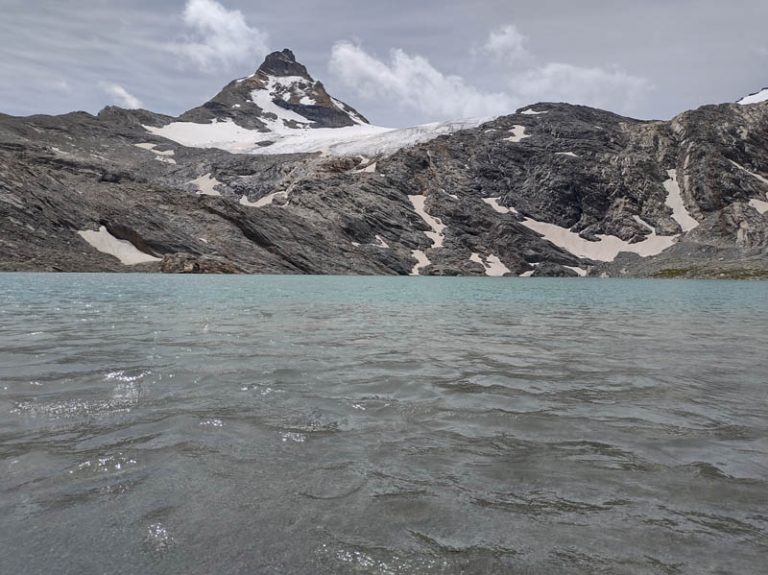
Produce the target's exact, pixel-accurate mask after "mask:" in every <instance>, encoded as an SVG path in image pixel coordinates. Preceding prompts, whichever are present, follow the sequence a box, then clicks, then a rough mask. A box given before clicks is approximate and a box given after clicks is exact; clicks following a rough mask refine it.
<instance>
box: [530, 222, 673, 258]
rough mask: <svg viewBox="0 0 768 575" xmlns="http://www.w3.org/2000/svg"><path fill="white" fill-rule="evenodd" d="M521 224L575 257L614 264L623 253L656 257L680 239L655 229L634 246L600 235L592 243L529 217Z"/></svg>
mask: <svg viewBox="0 0 768 575" xmlns="http://www.w3.org/2000/svg"><path fill="white" fill-rule="evenodd" d="M522 224H523V225H524V226H525V227H527V228H528V229H530V230H533V231H534V232H536V233H538V234H541V235H542V236H544V239H545V240H547V241H548V242H551V243H553V244H554V245H556V246H558V247H560V248H562V249H564V250H565V251H567V252H568V253H571V254H573V255H575V256H576V257H579V258H586V259H590V260H595V261H602V262H612V261H613V260H615V259H616V256H618V255H619V253H621V252H631V253H635V254H638V255H639V256H641V257H648V256H655V255H657V254H660V253H661V252H663V251H664V250H666V249H668V248H670V247H672V245H673V244H674V243H675V242H676V241H677V236H657V235H656V232H655V230H654V232H653V233H652V234H651V235H650V236H649V237H647V238H646V239H645V240H644V241H642V242H638V243H635V244H630V243H629V242H626V241H624V240H622V239H620V238H617V237H616V236H608V235H598V236H597V237H598V241H596V242H591V241H589V240H586V239H584V238H582V237H581V236H580V235H579V234H577V233H575V232H572V231H571V230H569V229H566V228H562V227H560V226H557V225H555V224H547V223H544V222H538V221H536V220H532V219H531V218H526V219H525V220H524V221H523V222H522Z"/></svg>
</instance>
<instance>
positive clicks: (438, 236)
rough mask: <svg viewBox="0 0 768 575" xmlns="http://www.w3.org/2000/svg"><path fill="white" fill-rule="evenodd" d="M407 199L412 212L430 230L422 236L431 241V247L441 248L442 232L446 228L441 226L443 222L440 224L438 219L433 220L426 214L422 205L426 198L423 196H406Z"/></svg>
mask: <svg viewBox="0 0 768 575" xmlns="http://www.w3.org/2000/svg"><path fill="white" fill-rule="evenodd" d="M408 199H409V200H410V201H411V204H412V205H413V209H414V211H415V212H416V213H417V214H419V216H421V219H422V220H424V221H425V222H426V223H427V225H428V226H429V227H430V228H432V231H431V232H424V235H426V236H427V237H428V238H429V239H430V240H432V247H433V248H442V247H443V240H444V239H445V234H444V231H445V228H446V226H445V225H443V222H441V221H440V219H439V218H433V217H432V216H430V215H429V214H428V213H427V212H426V210H425V208H424V203H425V202H426V199H427V198H426V197H425V196H408Z"/></svg>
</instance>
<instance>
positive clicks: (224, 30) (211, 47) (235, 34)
mask: <svg viewBox="0 0 768 575" xmlns="http://www.w3.org/2000/svg"><path fill="white" fill-rule="evenodd" d="M183 19H184V24H185V26H186V27H187V28H188V29H189V35H188V37H187V38H185V41H184V42H180V43H175V44H170V45H169V46H168V47H169V48H170V49H171V51H173V52H174V53H176V54H178V55H179V56H180V57H181V58H182V60H184V61H185V62H187V63H191V64H193V65H196V66H198V67H200V68H202V69H203V70H206V71H211V70H214V69H215V68H216V67H218V66H224V67H227V68H228V67H231V66H232V65H234V64H239V63H241V62H249V61H252V60H253V59H254V58H257V57H260V56H263V55H265V54H266V53H267V51H268V50H267V40H268V35H267V33H266V32H264V31H262V30H259V29H258V28H252V27H251V26H249V25H248V24H247V23H246V21H245V18H244V17H243V14H242V13H241V12H240V11H239V10H228V9H227V8H225V7H224V6H223V5H221V4H220V3H219V2H216V1H215V0H187V4H186V6H185V8H184V14H183Z"/></svg>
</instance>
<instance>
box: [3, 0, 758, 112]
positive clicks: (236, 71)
mask: <svg viewBox="0 0 768 575" xmlns="http://www.w3.org/2000/svg"><path fill="white" fill-rule="evenodd" d="M0 14H2V18H0V112H3V113H9V114H16V115H26V114H33V113H64V112H68V111H71V110H86V111H89V112H93V113H95V112H97V111H98V110H99V109H101V108H102V107H103V106H105V105H108V104H118V105H121V106H125V107H145V108H148V109H151V110H154V111H157V112H163V113H167V114H173V115H175V114H178V113H180V112H182V111H184V110H186V109H189V108H191V107H194V106H196V105H199V104H200V103H202V102H204V101H206V100H207V99H209V98H210V97H211V96H213V95H214V94H215V93H216V92H218V91H219V89H220V88H221V87H222V86H223V85H224V84H226V83H227V82H228V81H230V80H231V79H233V78H237V77H241V76H245V75H248V74H250V73H252V72H253V71H254V70H255V69H256V68H257V67H258V65H259V64H260V63H261V61H262V59H263V57H264V55H265V54H266V53H267V52H269V51H272V50H279V49H282V48H286V47H288V48H291V49H292V50H293V51H294V52H295V53H296V55H297V58H298V59H299V60H300V61H301V62H303V63H304V64H306V65H307V67H308V68H309V70H310V72H311V73H312V74H313V75H314V76H315V78H316V79H321V80H323V82H324V83H325V85H326V87H327V88H328V90H329V91H330V92H331V93H332V94H334V95H335V96H337V97H339V98H340V99H342V100H345V101H347V102H348V103H350V104H352V105H353V106H355V107H356V108H358V109H359V110H360V111H361V112H363V113H364V114H365V115H367V116H368V118H369V119H371V120H372V121H373V122H374V123H377V124H381V125H388V126H406V125H413V124H418V123H424V122H429V121H434V120H444V119H451V118H459V117H474V116H487V115H496V114H503V113H507V112H511V111H513V110H514V109H515V108H517V107H519V106H523V105H526V104H529V103H533V102H537V101H568V102H573V103H583V104H588V105H594V106H598V107H602V108H607V109H610V110H613V111H616V112H620V113H623V114H627V115H631V116H635V117H640V118H662V119H663V118H670V117H671V116H673V115H675V114H676V113H678V112H681V111H683V110H686V109H689V108H693V107H696V106H699V105H702V104H707V103H717V102H727V101H733V100H736V99H738V98H739V97H741V96H743V95H745V94H747V93H750V92H753V91H756V90H758V89H760V88H762V87H763V86H767V85H768V35H766V34H765V23H766V22H768V2H766V0H730V1H729V2H724V1H723V0H642V1H638V0H611V1H610V2H609V1H607V0H578V1H576V0H537V1H536V2H532V1H530V0H526V1H525V2H523V1H518V0H418V1H413V0H407V1H406V0H386V1H385V0H291V1H290V2H287V1H286V2H276V1H274V0H272V1H269V2H266V1H263V0H220V1H217V0H163V1H162V2H159V1H157V0H0Z"/></svg>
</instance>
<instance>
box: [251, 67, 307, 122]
mask: <svg viewBox="0 0 768 575" xmlns="http://www.w3.org/2000/svg"><path fill="white" fill-rule="evenodd" d="M300 82H301V83H302V84H303V85H308V82H307V81H306V80H305V79H304V78H301V77H298V76H297V77H292V76H288V77H283V78H275V77H274V76H270V77H269V79H268V80H267V85H266V86H265V87H264V88H261V89H258V90H253V91H251V102H253V103H254V104H256V105H257V106H258V107H259V108H260V109H261V111H262V114H268V115H274V116H275V118H274V119H272V118H264V117H262V118H261V121H262V122H264V124H265V125H266V127H267V129H269V130H270V131H272V132H275V133H281V132H283V131H285V130H286V129H289V130H290V129H292V128H291V127H290V124H291V123H296V124H299V125H300V126H302V127H309V126H310V125H311V124H314V122H313V121H312V120H310V119H308V118H306V117H304V116H302V115H301V114H298V113H296V112H294V111H293V110H288V109H286V108H283V107H282V106H278V105H277V104H275V100H276V99H282V100H283V101H288V100H290V99H291V95H292V94H293V93H294V90H296V89H298V88H296V86H298V85H299V83H300ZM302 93H303V92H302ZM293 129H295V128H293Z"/></svg>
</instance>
